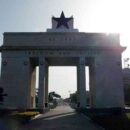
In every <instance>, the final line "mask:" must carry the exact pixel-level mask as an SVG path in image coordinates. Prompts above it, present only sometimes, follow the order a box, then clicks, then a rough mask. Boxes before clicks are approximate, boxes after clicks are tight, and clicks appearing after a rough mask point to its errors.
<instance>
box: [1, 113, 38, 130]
mask: <svg viewBox="0 0 130 130" xmlns="http://www.w3.org/2000/svg"><path fill="white" fill-rule="evenodd" d="M38 114H39V112H36V111H26V112H13V113H10V114H4V115H1V116H0V130H1V129H2V128H3V129H7V130H14V129H15V130H18V129H19V128H20V127H21V126H22V125H23V124H24V123H28V122H29V121H30V119H32V118H33V117H35V116H36V115H38Z"/></svg>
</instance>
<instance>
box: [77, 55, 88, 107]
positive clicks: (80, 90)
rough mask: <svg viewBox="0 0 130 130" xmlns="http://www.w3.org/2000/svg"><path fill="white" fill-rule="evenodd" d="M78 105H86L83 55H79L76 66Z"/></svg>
mask: <svg viewBox="0 0 130 130" xmlns="http://www.w3.org/2000/svg"><path fill="white" fill-rule="evenodd" d="M77 94H78V107H80V108H85V107H86V76H85V57H80V58H79V61H78V66H77Z"/></svg>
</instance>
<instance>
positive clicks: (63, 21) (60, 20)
mask: <svg viewBox="0 0 130 130" xmlns="http://www.w3.org/2000/svg"><path fill="white" fill-rule="evenodd" d="M53 19H54V20H55V21H57V22H58V23H57V26H56V28H59V27H60V26H64V27H66V28H67V29H68V28H69V26H68V21H70V20H71V19H73V17H70V18H65V15H64V12H63V11H62V13H61V15H60V18H56V17H53Z"/></svg>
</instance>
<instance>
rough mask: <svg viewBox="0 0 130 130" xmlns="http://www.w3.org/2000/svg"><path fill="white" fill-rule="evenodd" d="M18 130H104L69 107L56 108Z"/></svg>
mask: <svg viewBox="0 0 130 130" xmlns="http://www.w3.org/2000/svg"><path fill="white" fill-rule="evenodd" d="M20 130H104V129H103V128H101V127H100V126H98V125H97V124H95V123H93V122H92V121H91V120H90V119H89V118H87V117H86V116H85V115H83V114H78V113H76V112H75V110H74V109H72V108H71V107H70V106H66V105H65V106H58V107H57V108H55V109H53V110H51V111H49V112H47V113H45V114H41V115H40V116H39V117H37V118H35V119H34V120H32V121H30V122H29V123H28V124H25V125H24V126H22V128H21V129H20Z"/></svg>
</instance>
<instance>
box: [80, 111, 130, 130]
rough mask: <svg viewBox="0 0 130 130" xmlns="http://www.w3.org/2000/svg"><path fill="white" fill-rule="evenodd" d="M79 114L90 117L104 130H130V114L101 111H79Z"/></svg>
mask: <svg viewBox="0 0 130 130" xmlns="http://www.w3.org/2000/svg"><path fill="white" fill-rule="evenodd" d="M80 112H82V113H84V114H85V115H86V116H88V117H90V118H91V119H92V120H93V121H94V122H95V123H97V124H99V125H100V126H102V127H103V128H105V130H130V112H119V111H118V110H114V111H111V112H110V111H107V112H104V113H102V111H98V112H97V111H96V112H95V111H87V110H81V111H80Z"/></svg>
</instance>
